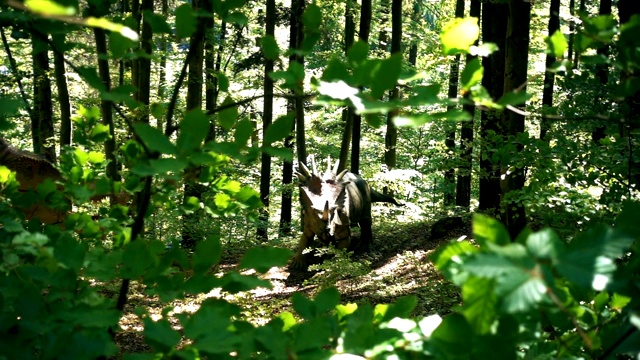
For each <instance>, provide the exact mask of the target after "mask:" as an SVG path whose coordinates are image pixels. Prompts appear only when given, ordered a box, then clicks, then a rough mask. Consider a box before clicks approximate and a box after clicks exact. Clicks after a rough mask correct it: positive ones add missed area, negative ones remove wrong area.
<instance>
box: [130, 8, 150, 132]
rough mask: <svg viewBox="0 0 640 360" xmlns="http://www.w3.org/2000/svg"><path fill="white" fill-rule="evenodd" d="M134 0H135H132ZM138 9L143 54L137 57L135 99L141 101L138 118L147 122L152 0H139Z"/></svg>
mask: <svg viewBox="0 0 640 360" xmlns="http://www.w3.org/2000/svg"><path fill="white" fill-rule="evenodd" d="M134 2H136V1H134ZM140 11H141V13H142V17H143V19H144V21H143V22H142V31H141V34H140V50H142V53H143V54H144V55H143V56H140V57H138V59H137V63H138V66H137V69H138V77H137V80H138V82H137V83H136V87H137V88H138V91H137V92H136V95H137V96H135V99H136V100H138V101H139V102H140V103H142V105H141V108H142V111H141V112H140V113H139V116H138V120H139V121H142V122H144V123H147V124H148V123H149V98H150V94H151V53H152V37H153V30H152V28H151V19H150V18H151V17H152V16H153V15H154V14H153V0H141V3H140Z"/></svg>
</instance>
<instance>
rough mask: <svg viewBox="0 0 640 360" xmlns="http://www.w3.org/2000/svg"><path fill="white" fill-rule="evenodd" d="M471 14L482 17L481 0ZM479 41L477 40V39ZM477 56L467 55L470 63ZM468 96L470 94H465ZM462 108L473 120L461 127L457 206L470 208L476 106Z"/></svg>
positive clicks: (473, 6)
mask: <svg viewBox="0 0 640 360" xmlns="http://www.w3.org/2000/svg"><path fill="white" fill-rule="evenodd" d="M469 16H471V17H475V18H478V19H479V18H480V0H471V4H470V8H469ZM476 43H477V41H476ZM475 58H476V56H472V55H467V58H466V64H467V65H468V64H469V63H470V62H471V61H472V60H473V59H475ZM465 97H468V94H467V95H465ZM462 109H463V110H464V111H466V112H468V113H469V114H471V120H470V121H466V122H463V123H462V124H461V129H460V167H458V179H457V182H456V206H461V207H464V208H469V205H470V204H471V153H472V152H473V121H474V118H475V110H476V109H475V106H474V105H473V104H470V105H464V106H463V107H462Z"/></svg>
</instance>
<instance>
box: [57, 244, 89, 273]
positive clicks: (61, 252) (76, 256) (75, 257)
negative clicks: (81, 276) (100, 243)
mask: <svg viewBox="0 0 640 360" xmlns="http://www.w3.org/2000/svg"><path fill="white" fill-rule="evenodd" d="M87 249H88V247H87V245H86V244H84V243H79V242H77V241H76V240H74V239H73V238H71V237H62V238H60V239H59V240H58V241H57V242H56V245H55V247H54V249H53V254H54V256H55V257H56V259H58V261H60V263H62V264H64V265H65V266H66V267H67V268H69V269H72V270H74V271H79V270H80V268H81V267H82V265H83V263H84V257H85V254H86V253H87Z"/></svg>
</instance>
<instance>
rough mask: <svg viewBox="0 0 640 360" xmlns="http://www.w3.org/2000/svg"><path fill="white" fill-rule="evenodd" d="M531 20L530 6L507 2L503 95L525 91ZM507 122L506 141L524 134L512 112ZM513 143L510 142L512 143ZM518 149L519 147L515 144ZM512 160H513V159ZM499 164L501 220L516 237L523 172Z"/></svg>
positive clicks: (513, 164) (521, 211)
mask: <svg viewBox="0 0 640 360" xmlns="http://www.w3.org/2000/svg"><path fill="white" fill-rule="evenodd" d="M530 19H531V3H529V2H524V1H521V0H510V1H509V19H508V22H507V38H506V47H505V51H506V57H505V70H504V74H505V77H504V92H505V94H506V93H508V92H511V91H514V90H516V89H520V91H525V87H526V82H527V67H528V64H529V58H528V56H529V24H530ZM504 114H505V115H506V116H505V117H504V120H506V121H507V123H506V124H505V126H504V129H505V130H507V132H506V135H507V136H508V139H515V137H517V136H518V135H519V134H521V133H523V132H524V115H521V114H519V113H516V112H514V111H508V112H505V113H504ZM512 141H513V140H512ZM518 149H519V150H522V147H521V146H520V145H518ZM513 160H515V159H513ZM513 160H512V161H509V162H508V163H503V164H502V167H501V169H500V171H501V176H502V178H503V179H504V180H502V181H501V183H500V188H501V190H502V191H501V195H502V201H501V209H502V220H503V221H504V222H505V225H506V226H507V229H508V230H509V234H510V235H511V238H512V239H514V240H515V238H516V236H517V235H518V234H519V233H520V232H521V231H522V230H523V229H524V227H525V225H526V221H527V220H526V213H525V208H524V205H523V204H522V200H521V199H519V198H518V197H519V194H518V192H519V191H521V190H522V189H523V188H524V182H525V170H524V168H523V167H520V166H519V165H517V164H516V161H513Z"/></svg>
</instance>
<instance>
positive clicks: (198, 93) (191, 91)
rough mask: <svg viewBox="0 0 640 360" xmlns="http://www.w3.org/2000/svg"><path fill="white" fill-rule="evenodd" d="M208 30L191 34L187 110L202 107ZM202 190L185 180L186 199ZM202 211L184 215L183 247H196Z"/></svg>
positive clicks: (199, 4) (198, 4)
mask: <svg viewBox="0 0 640 360" xmlns="http://www.w3.org/2000/svg"><path fill="white" fill-rule="evenodd" d="M205 3H206V0H195V1H194V2H193V7H194V9H195V10H199V9H201V8H203V7H205V6H206V5H205ZM198 21H202V22H206V21H207V20H205V19H203V18H201V19H200V20H198ZM204 34H206V32H204V31H203V32H195V33H194V34H193V35H192V36H191V40H190V42H189V50H190V51H194V52H195V55H194V56H193V57H192V58H191V61H190V62H189V64H188V65H189V74H188V80H187V99H186V108H187V111H190V110H196V109H201V108H202V82H203V76H202V72H203V67H202V63H203V61H204V43H205V40H204V39H202V38H199V37H204ZM202 190H203V189H201V188H200V187H199V186H198V185H197V184H194V183H190V182H185V185H184V198H185V201H186V200H187V199H188V198H190V197H195V198H198V199H201V198H202ZM202 215H203V214H202V212H200V211H198V210H196V211H195V212H194V213H192V214H185V215H184V216H183V217H182V243H181V245H182V247H184V248H187V249H194V248H195V247H196V244H197V243H198V240H199V237H200V236H199V235H198V229H197V228H196V225H197V224H198V222H199V221H200V219H201V217H202Z"/></svg>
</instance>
